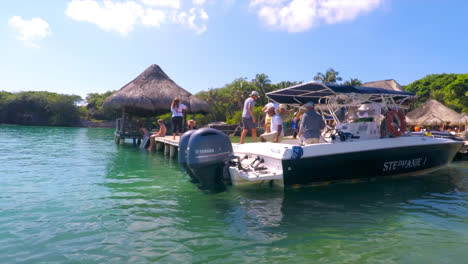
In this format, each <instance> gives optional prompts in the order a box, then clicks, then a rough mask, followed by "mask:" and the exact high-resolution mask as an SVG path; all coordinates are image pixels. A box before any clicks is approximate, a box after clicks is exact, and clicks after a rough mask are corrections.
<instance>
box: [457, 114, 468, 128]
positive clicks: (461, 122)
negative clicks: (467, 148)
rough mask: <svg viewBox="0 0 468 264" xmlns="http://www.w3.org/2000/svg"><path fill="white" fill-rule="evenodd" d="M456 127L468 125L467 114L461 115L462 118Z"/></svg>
mask: <svg viewBox="0 0 468 264" xmlns="http://www.w3.org/2000/svg"><path fill="white" fill-rule="evenodd" d="M456 125H459V126H466V125H468V115H467V114H461V118H460V119H459V120H458V122H457V123H456Z"/></svg>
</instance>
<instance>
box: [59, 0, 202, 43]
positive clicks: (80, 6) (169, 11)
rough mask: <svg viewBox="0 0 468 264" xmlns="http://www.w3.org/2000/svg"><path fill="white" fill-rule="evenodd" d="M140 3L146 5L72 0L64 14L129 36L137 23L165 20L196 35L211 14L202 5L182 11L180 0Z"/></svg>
mask: <svg viewBox="0 0 468 264" xmlns="http://www.w3.org/2000/svg"><path fill="white" fill-rule="evenodd" d="M141 2H142V3H143V4H140V3H137V2H134V1H126V2H119V1H116V0H104V1H102V2H100V1H97V0H72V1H71V2H69V3H68V6H67V9H66V11H65V14H66V15H67V16H69V17H70V18H72V19H74V20H76V21H84V22H89V23H92V24H95V25H97V26H98V27H99V28H101V29H103V30H107V31H117V32H119V33H120V34H122V35H127V34H128V33H129V32H130V31H132V30H133V29H134V28H135V27H136V26H138V25H145V26H151V27H160V26H161V25H162V24H164V23H175V24H180V25H183V26H186V27H188V28H189V29H192V30H194V31H195V32H196V33H197V34H201V33H203V32H205V31H206V29H207V26H206V23H207V20H208V14H207V13H206V12H205V10H204V9H202V8H200V7H196V8H195V7H194V8H191V9H190V10H188V11H183V10H179V7H180V2H179V0H141ZM150 6H151V7H150ZM156 6H157V7H156Z"/></svg>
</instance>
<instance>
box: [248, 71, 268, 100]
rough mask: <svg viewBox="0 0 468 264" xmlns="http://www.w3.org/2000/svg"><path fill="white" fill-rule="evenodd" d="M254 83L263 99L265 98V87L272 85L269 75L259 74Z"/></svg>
mask: <svg viewBox="0 0 468 264" xmlns="http://www.w3.org/2000/svg"><path fill="white" fill-rule="evenodd" d="M252 82H253V83H254V84H255V85H256V86H257V87H258V88H259V89H260V92H261V96H262V98H265V94H266V93H265V86H266V85H268V84H270V83H271V80H270V79H269V77H268V75H266V74H264V73H261V74H257V75H255V79H253V80H252Z"/></svg>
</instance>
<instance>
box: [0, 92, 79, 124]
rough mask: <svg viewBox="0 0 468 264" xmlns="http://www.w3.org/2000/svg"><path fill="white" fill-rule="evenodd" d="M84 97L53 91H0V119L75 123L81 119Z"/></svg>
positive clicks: (13, 121)
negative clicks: (80, 107) (80, 105)
mask: <svg viewBox="0 0 468 264" xmlns="http://www.w3.org/2000/svg"><path fill="white" fill-rule="evenodd" d="M80 101H82V98H81V97H80V96H77V95H65V94H57V93H51V92H19V93H9V92H3V91H2V92H0V113H1V115H0V121H1V122H4V123H13V124H27V125H55V126H68V125H73V124H75V123H77V122H79V120H80V110H79V108H78V107H77V103H78V102H80Z"/></svg>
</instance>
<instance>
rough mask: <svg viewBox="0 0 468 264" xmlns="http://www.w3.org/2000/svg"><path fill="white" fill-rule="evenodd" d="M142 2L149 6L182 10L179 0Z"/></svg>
mask: <svg viewBox="0 0 468 264" xmlns="http://www.w3.org/2000/svg"><path fill="white" fill-rule="evenodd" d="M141 2H143V3H144V4H145V5H149V6H159V7H170V8H175V9H178V8H180V1H179V0H141Z"/></svg>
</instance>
